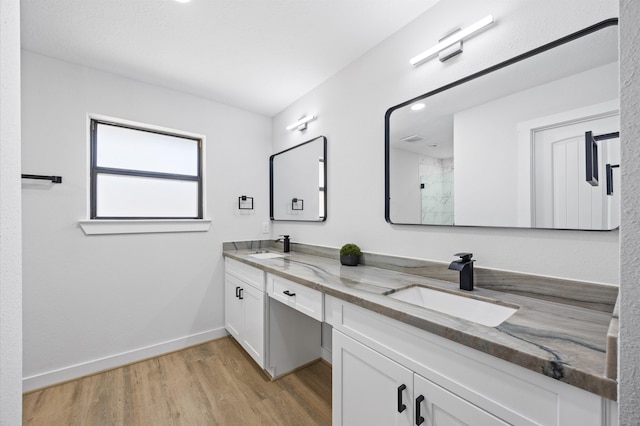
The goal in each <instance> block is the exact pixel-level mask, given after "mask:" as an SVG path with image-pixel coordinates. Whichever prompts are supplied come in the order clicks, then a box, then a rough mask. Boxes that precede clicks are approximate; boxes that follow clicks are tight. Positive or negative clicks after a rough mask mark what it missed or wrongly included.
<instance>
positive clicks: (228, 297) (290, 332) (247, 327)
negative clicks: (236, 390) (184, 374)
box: [224, 257, 324, 378]
mask: <svg viewBox="0 0 640 426" xmlns="http://www.w3.org/2000/svg"><path fill="white" fill-rule="evenodd" d="M267 288H268V291H267ZM224 290H225V303H224V305H225V314H224V317H225V319H224V323H225V328H226V329H227V331H228V332H229V334H231V335H232V336H233V337H234V338H235V339H236V341H237V342H238V343H240V345H242V347H243V348H244V350H245V351H247V353H248V354H249V355H251V357H252V358H253V359H254V360H255V361H256V363H258V365H259V366H260V368H262V369H263V370H264V371H265V372H266V373H267V374H268V375H270V376H271V377H272V378H277V377H280V376H282V375H285V374H287V373H289V372H291V371H293V370H296V369H298V368H300V367H301V366H304V365H306V364H308V363H311V362H314V361H316V360H317V359H319V358H320V348H321V337H322V332H321V321H322V319H323V317H324V309H323V306H324V304H323V300H324V296H323V294H322V293H321V292H319V291H317V290H313V289H311V288H308V287H305V286H303V285H301V284H298V283H295V282H293V281H290V280H287V279H284V278H281V277H277V276H275V275H272V274H266V273H265V272H264V271H262V270H261V269H258V268H255V267H253V266H249V265H247V264H245V263H242V262H238V261H237V260H234V259H230V258H228V257H227V258H225V289H224ZM285 292H286V293H285ZM269 296H271V297H269Z"/></svg>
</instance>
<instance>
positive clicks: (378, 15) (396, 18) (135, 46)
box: [21, 0, 438, 116]
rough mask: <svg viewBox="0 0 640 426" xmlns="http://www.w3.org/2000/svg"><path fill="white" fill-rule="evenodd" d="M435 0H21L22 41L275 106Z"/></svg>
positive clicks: (241, 103) (274, 109)
mask: <svg viewBox="0 0 640 426" xmlns="http://www.w3.org/2000/svg"><path fill="white" fill-rule="evenodd" d="M437 1H438V0H191V2H190V3H187V4H181V3H178V2H176V1H174V0H22V1H21V14H22V47H23V48H24V49H26V50H29V51H32V52H36V53H41V54H44V55H48V56H52V57H55V58H59V59H63V60H66V61H69V62H73V63H77V64H81V65H86V66H89V67H94V68H99V69H103V70H106V71H110V72H114V73H117V74H120V75H123V76H126V77H130V78H134V79H137V80H142V81H145V82H149V83H153V84H158V85H162V86H165V87H169V88H173V89H177V90H181V91H185V92H188V93H192V94H196V95H199V96H203V97H206V98H210V99H213V100H216V101H219V102H222V103H225V104H228V105H233V106H237V107H240V108H243V109H246V110H250V111H255V112H258V113H260V114H264V115H266V116H273V115H275V114H277V113H278V112H280V111H281V110H282V109H284V108H285V107H287V106H288V105H289V104H291V103H292V102H293V101H295V100H296V99H297V98H299V97H300V96H302V95H303V94H305V93H306V92H308V91H309V90H311V89H313V88H314V87H316V86H318V85H319V84H320V83H322V82H323V81H325V80H326V79H328V78H329V77H331V76H332V75H333V74H335V73H336V72H338V71H339V70H341V69H342V68H344V67H345V66H346V65H348V64H349V63H350V62H352V61H353V60H355V59H356V58H358V57H359V56H361V55H362V54H364V53H365V52H366V51H368V50H369V49H371V48H372V47H374V46H375V45H377V44H378V43H380V42H381V41H382V40H384V39H385V38H387V37H388V36H390V35H391V34H393V33H394V32H395V31H397V30H399V29H400V28H402V27H403V26H404V25H406V24H407V23H409V22H410V21H412V20H413V19H414V18H415V17H417V16H418V15H420V14H421V13H423V12H424V11H426V10H427V9H428V8H429V7H431V6H432V5H433V4H435V3H436V2H437Z"/></svg>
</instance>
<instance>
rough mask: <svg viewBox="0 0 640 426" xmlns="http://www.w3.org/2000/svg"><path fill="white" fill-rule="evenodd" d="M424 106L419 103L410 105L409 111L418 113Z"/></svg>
mask: <svg viewBox="0 0 640 426" xmlns="http://www.w3.org/2000/svg"><path fill="white" fill-rule="evenodd" d="M425 106H426V105H425V104H423V103H419V104H413V105H411V110H412V111H420V110H421V109H423V108H424V107H425Z"/></svg>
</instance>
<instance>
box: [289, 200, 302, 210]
mask: <svg viewBox="0 0 640 426" xmlns="http://www.w3.org/2000/svg"><path fill="white" fill-rule="evenodd" d="M291 210H304V200H303V199H302V198H292V199H291Z"/></svg>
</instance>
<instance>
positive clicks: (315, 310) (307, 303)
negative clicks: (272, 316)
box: [267, 274, 324, 321]
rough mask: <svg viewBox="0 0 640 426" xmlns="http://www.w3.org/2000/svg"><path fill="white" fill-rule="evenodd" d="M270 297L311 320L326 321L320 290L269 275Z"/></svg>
mask: <svg viewBox="0 0 640 426" xmlns="http://www.w3.org/2000/svg"><path fill="white" fill-rule="evenodd" d="M267 282H268V292H269V296H270V297H271V298H273V299H275V300H277V301H279V302H281V303H284V304H285V305H287V306H290V307H292V308H293V309H295V310H297V311H300V312H302V313H303V314H305V315H308V316H310V317H311V318H313V319H315V320H318V321H323V320H324V297H323V295H322V293H321V292H319V291H318V290H313V289H311V288H309V287H305V286H303V285H302V284H298V283H294V282H293V281H289V280H287V279H284V278H280V277H276V276H274V275H271V274H268V275H267Z"/></svg>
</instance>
